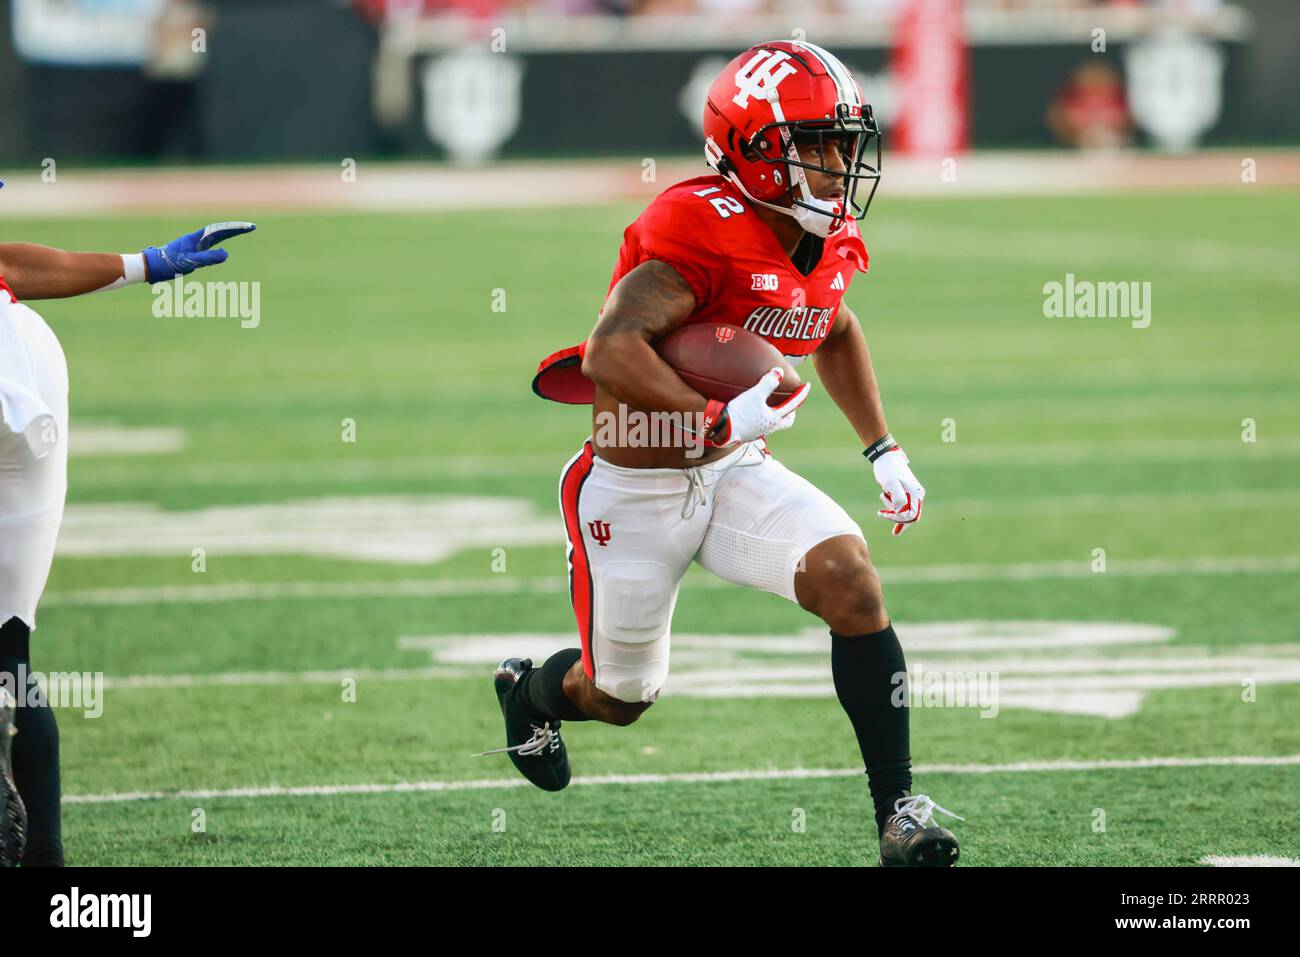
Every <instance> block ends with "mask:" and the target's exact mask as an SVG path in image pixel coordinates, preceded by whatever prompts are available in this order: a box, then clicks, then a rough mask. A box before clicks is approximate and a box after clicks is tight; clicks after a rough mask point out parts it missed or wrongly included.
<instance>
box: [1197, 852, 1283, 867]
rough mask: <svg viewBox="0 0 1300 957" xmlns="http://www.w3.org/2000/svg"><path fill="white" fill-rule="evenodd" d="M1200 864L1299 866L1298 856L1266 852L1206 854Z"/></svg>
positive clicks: (1217, 865) (1218, 865)
mask: <svg viewBox="0 0 1300 957" xmlns="http://www.w3.org/2000/svg"><path fill="white" fill-rule="evenodd" d="M1201 863H1202V864H1209V865H1210V866H1211V867H1300V858H1294V857H1270V856H1269V855H1267V854H1253V855H1246V856H1242V857H1221V856H1219V855H1217V854H1207V855H1205V856H1204V857H1202V858H1201Z"/></svg>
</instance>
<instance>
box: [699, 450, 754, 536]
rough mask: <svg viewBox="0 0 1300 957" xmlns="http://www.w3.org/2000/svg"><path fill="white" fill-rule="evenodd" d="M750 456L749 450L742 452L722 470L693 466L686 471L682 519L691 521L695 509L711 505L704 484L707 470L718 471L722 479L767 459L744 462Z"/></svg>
mask: <svg viewBox="0 0 1300 957" xmlns="http://www.w3.org/2000/svg"><path fill="white" fill-rule="evenodd" d="M749 454H750V453H749V450H746V451H744V452H742V453H741V454H740V455H738V456H737V457H736V461H735V462H733V463H732V464H731V465H728V466H727V467H726V468H724V469H721V470H717V469H714V468H713V467H712V466H711V465H692V466H690V467H689V468H687V469H685V470H684V471H685V472H686V500H685V501H684V502H682V519H683V520H684V521H689V520H690V517H691V516H692V515H694V514H695V509H696V508H697V507H698V506H700V505H708V504H709V496H708V494H707V486H706V485H705V484H704V470H705V469H708V470H709V471H710V472H714V471H716V472H717V473H718V478H719V479H721V478H722V476H723V475H726V474H727V473H728V472H730V471H731V470H732V469H735V468H745V467H746V466H750V465H762V464H763V459H764V458H765V457H766V456H764V455H759V457H758V458H757V459H756V460H754V461H752V462H746V461H743V460H744V459H746V458H748V457H749ZM715 484H716V483H715Z"/></svg>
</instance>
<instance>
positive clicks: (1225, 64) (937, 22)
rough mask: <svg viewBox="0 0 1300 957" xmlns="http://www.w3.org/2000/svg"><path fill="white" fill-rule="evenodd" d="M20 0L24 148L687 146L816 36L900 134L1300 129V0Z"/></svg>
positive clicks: (23, 153) (943, 145)
mask: <svg viewBox="0 0 1300 957" xmlns="http://www.w3.org/2000/svg"><path fill="white" fill-rule="evenodd" d="M0 10H3V11H4V15H3V16H0V89H2V90H3V91H4V96H3V97H2V98H0V157H3V158H5V159H8V160H11V161H12V160H21V159H30V158H32V157H36V158H38V159H39V158H42V157H45V156H52V155H53V156H74V155H75V156H78V157H87V158H96V159H103V160H126V159H132V160H141V159H154V160H157V159H167V160H191V161H196V160H205V161H230V160H248V159H262V160H270V159H278V160H286V159H312V158H323V157H334V156H337V155H340V154H343V155H348V156H353V157H367V158H368V157H375V156H385V157H394V158H397V157H407V158H409V157H418V158H440V159H447V160H451V161H453V162H460V163H479V162H483V161H485V160H490V159H493V158H497V157H505V158H520V157H540V156H572V155H584V156H586V155H593V154H620V153H636V154H639V155H647V156H649V155H662V154H664V153H670V152H677V153H691V152H694V151H696V150H697V149H698V148H699V144H698V142H697V141H698V129H699V115H700V108H701V105H702V102H703V96H704V90H705V88H706V86H707V83H708V81H709V80H710V79H711V78H712V77H713V76H714V75H715V73H716V72H717V70H718V68H719V66H720V65H722V64H723V63H725V62H726V60H727V59H729V58H730V57H731V56H733V55H734V54H735V51H736V50H737V49H741V48H743V47H744V46H747V45H749V44H750V43H752V42H754V41H756V40H760V39H776V38H782V37H791V36H796V37H797V36H799V35H803V36H805V37H807V38H811V39H813V40H814V42H819V43H821V44H822V45H824V46H827V47H830V48H832V49H834V51H835V52H836V53H837V54H839V56H840V57H841V59H843V60H844V61H845V62H846V63H847V64H849V65H850V67H851V68H852V69H853V70H854V71H855V73H856V75H857V76H858V78H859V80H860V82H861V83H862V86H863V88H864V90H865V91H866V94H867V98H868V100H870V101H871V102H872V103H873V104H874V105H875V108H876V114H877V116H878V117H879V118H880V120H881V121H882V125H883V126H884V127H885V129H886V130H887V131H893V132H896V133H897V136H896V137H895V138H893V139H891V141H890V146H891V148H892V149H893V150H903V151H931V152H940V153H943V154H945V155H948V154H952V153H954V152H957V151H960V150H962V149H964V148H967V147H975V148H982V147H1034V148H1040V147H1050V146H1054V145H1057V146H1065V147H1068V148H1077V149H1093V150H1096V149H1113V148H1119V147H1123V146H1126V145H1130V144H1133V145H1139V146H1143V147H1151V148H1154V149H1160V150H1167V151H1180V150H1187V149H1190V148H1193V147H1196V146H1198V145H1216V144H1219V145H1221V144H1231V143H1240V142H1246V141H1250V142H1256V143H1293V142H1295V141H1296V139H1297V137H1300V98H1297V97H1296V96H1295V95H1294V93H1295V90H1296V88H1297V85H1298V83H1300V62H1298V61H1297V58H1296V57H1295V55H1294V54H1295V40H1296V36H1297V35H1298V33H1300V7H1298V5H1297V4H1295V3H1294V2H1292V0H1240V2H1224V0H1146V2H1142V0H1100V2H1086V0H966V2H963V0H821V2H813V3H808V2H802V0H800V2H794V0H523V2H508V0H507V2H502V0H353V2H342V0H333V2H331V0H277V2H275V3H265V2H257V0H208V2H202V3H200V2H194V0H5V2H4V3H2V4H0ZM195 54H200V55H195ZM1103 54H1104V55H1103ZM597 118H599V121H598V122H597Z"/></svg>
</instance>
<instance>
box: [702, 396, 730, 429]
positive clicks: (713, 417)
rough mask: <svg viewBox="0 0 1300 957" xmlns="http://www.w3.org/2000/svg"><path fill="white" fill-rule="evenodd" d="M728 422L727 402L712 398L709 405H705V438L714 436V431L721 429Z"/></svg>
mask: <svg viewBox="0 0 1300 957" xmlns="http://www.w3.org/2000/svg"><path fill="white" fill-rule="evenodd" d="M726 422H727V404H726V403H725V402H719V401H718V400H717V399H710V400H709V402H708V405H706V406H705V407H704V428H703V429H702V431H703V432H704V437H705V438H710V439H711V438H713V433H714V432H717V431H719V430H721V428H722V427H723V426H724V425H725V424H726Z"/></svg>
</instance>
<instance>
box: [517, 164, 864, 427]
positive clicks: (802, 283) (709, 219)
mask: <svg viewBox="0 0 1300 957" xmlns="http://www.w3.org/2000/svg"><path fill="white" fill-rule="evenodd" d="M647 259H658V260H660V261H662V262H665V263H667V264H668V265H670V266H672V267H673V268H674V269H676V270H677V271H678V272H679V273H681V275H682V277H683V278H684V279H685V280H686V281H687V282H688V283H689V284H690V287H691V290H692V291H693V292H694V293H695V312H694V313H692V314H691V317H690V318H689V319H687V320H686V322H687V323H693V322H709V323H725V324H727V325H734V326H741V327H743V328H745V329H748V330H749V331H750V332H753V333H755V334H757V335H759V336H762V337H763V338H764V339H766V340H767V341H768V342H770V343H771V344H772V345H774V346H776V348H777V349H778V350H780V352H781V353H782V354H784V355H785V356H787V357H788V358H790V359H791V361H793V362H795V363H798V362H800V361H802V360H803V359H804V358H806V357H807V356H809V355H811V354H812V353H813V352H814V351H816V349H817V347H818V346H820V345H821V344H822V341H823V340H824V339H825V338H826V336H827V334H828V333H829V332H830V330H831V325H832V324H833V323H834V321H835V317H836V315H837V314H838V313H839V310H840V302H841V301H842V300H843V298H844V293H845V291H847V289H848V288H849V283H850V282H852V281H853V275H854V273H856V272H858V271H859V270H860V271H862V272H866V271H867V247H866V245H865V244H864V243H863V242H862V234H861V233H860V232H859V231H858V224H857V223H856V222H854V221H853V220H851V219H850V220H848V221H847V222H845V224H844V226H843V228H842V229H840V230H839V231H838V232H836V233H835V234H834V235H833V236H831V237H829V238H827V239H825V240H824V241H823V246H822V255H821V259H820V260H818V262H817V265H816V266H815V267H814V268H813V270H812V272H811V273H809V274H808V275H806V276H805V275H804V274H803V273H801V272H800V271H799V270H798V269H796V268H795V266H794V263H792V262H791V261H790V257H789V256H787V255H786V253H785V250H784V249H783V248H782V246H781V244H780V242H779V241H778V240H777V238H776V234H775V233H773V232H772V230H771V228H770V227H769V226H768V225H767V224H766V223H765V222H763V220H761V219H760V218H759V217H758V216H757V215H756V214H755V213H754V210H753V209H752V208H751V207H750V206H749V204H748V203H746V202H745V200H744V198H743V196H742V195H741V194H740V191H739V190H737V189H736V187H735V186H733V185H732V184H731V182H730V181H728V180H727V179H725V178H723V177H721V176H716V175H714V176H699V177H696V178H695V179H688V180H686V181H685V182H682V183H678V184H677V185H675V186H670V187H669V188H668V189H666V190H664V191H663V192H662V193H660V194H659V196H658V197H657V198H656V199H655V200H654V202H652V203H651V204H650V205H649V206H647V207H646V209H645V212H643V213H642V214H641V215H640V216H639V217H638V218H637V220H636V222H634V223H633V224H632V225H631V226H629V227H628V228H627V229H626V230H625V231H624V232H623V245H622V248H620V249H619V253H618V265H617V266H616V267H615V269H614V276H613V278H612V279H611V280H610V284H609V288H610V289H613V288H614V286H615V285H617V283H618V281H619V280H620V279H622V278H623V277H624V276H625V275H626V274H627V273H628V272H630V271H631V270H633V269H635V268H636V267H637V266H639V265H641V263H643V262H645V261H646V260H647ZM607 295H608V294H607ZM581 353H582V347H581V346H573V347H570V348H568V349H563V350H561V351H560V352H557V353H555V354H554V355H551V356H548V357H547V358H546V359H544V360H542V363H541V365H540V366H539V367H538V370H537V376H536V377H535V378H534V379H533V391H535V392H536V393H537V394H538V395H540V396H542V397H543V398H547V399H554V400H556V401H557V402H570V403H583V402H591V401H592V399H593V398H594V395H595V387H594V385H593V384H592V383H591V382H590V380H588V379H586V378H585V377H583V376H582V374H581V363H582V359H581Z"/></svg>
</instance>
